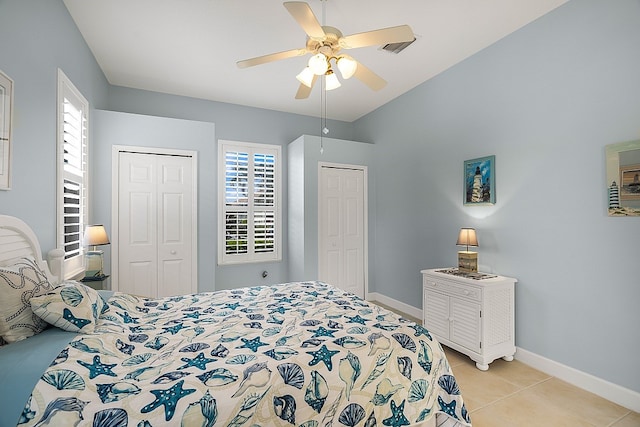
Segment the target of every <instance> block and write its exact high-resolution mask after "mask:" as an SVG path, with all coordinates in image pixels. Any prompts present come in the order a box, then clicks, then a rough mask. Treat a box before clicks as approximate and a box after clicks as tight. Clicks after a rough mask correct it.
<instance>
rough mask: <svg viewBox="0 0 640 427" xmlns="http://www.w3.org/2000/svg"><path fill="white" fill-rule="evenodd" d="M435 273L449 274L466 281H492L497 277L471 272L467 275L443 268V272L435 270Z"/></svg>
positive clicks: (464, 272)
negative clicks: (463, 278)
mask: <svg viewBox="0 0 640 427" xmlns="http://www.w3.org/2000/svg"><path fill="white" fill-rule="evenodd" d="M436 272H437V273H444V274H451V275H452V276H458V277H465V278H467V279H473V280H482V279H493V278H494V277H498V276H496V275H495V274H489V273H480V272H473V273H467V272H466V271H460V270H459V269H458V268H445V269H443V270H436Z"/></svg>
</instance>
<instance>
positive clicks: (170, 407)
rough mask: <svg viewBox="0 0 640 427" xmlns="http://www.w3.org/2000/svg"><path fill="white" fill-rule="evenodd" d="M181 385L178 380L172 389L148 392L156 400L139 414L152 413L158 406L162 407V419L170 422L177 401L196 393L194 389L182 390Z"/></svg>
mask: <svg viewBox="0 0 640 427" xmlns="http://www.w3.org/2000/svg"><path fill="white" fill-rule="evenodd" d="M183 384H184V380H180V381H178V382H177V383H176V384H174V385H173V387H171V388H169V389H167V390H150V391H151V393H153V394H154V396H155V397H156V399H155V400H154V401H153V402H151V403H149V404H148V405H147V406H145V407H144V408H142V409H141V410H140V412H142V413H143V414H146V413H147V412H151V411H153V410H154V409H156V408H157V407H159V406H160V405H164V419H165V420H166V421H170V420H171V418H173V414H174V413H175V412H176V405H177V404H178V400H180V399H182V398H183V397H185V396H186V395H188V394H191V393H193V392H194V391H196V389H195V388H188V389H183V388H182V385H183Z"/></svg>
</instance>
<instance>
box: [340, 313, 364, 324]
mask: <svg viewBox="0 0 640 427" xmlns="http://www.w3.org/2000/svg"><path fill="white" fill-rule="evenodd" d="M345 317H346V318H347V319H349V321H348V322H347V323H359V324H361V325H364V324H365V322H368V321H369V319H364V318H362V317H360V315H359V314H356V315H355V316H353V317H349V316H345Z"/></svg>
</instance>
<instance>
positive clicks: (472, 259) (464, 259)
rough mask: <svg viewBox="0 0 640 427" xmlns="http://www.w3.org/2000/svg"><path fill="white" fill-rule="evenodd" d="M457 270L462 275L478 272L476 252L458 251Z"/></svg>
mask: <svg viewBox="0 0 640 427" xmlns="http://www.w3.org/2000/svg"><path fill="white" fill-rule="evenodd" d="M458 270H460V271H461V272H463V273H477V272H478V252H471V251H459V252H458Z"/></svg>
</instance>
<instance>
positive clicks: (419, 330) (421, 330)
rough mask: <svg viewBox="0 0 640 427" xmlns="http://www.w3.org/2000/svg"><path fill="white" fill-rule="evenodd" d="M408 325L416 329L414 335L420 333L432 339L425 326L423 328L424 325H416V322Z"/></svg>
mask: <svg viewBox="0 0 640 427" xmlns="http://www.w3.org/2000/svg"><path fill="white" fill-rule="evenodd" d="M409 327H410V328H412V329H413V330H414V331H416V334H415V336H416V337H419V336H420V335H424V336H426V337H427V338H429V339H430V340H432V341H433V338H431V334H430V333H429V331H428V330H427V328H425V327H424V326H422V325H418V324H417V323H416V324H415V325H409Z"/></svg>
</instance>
